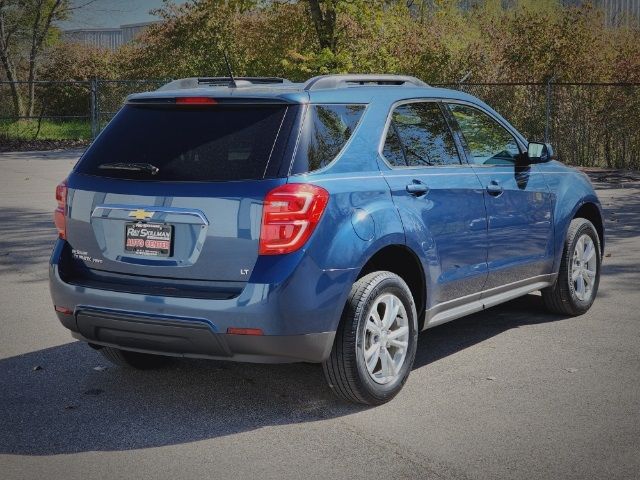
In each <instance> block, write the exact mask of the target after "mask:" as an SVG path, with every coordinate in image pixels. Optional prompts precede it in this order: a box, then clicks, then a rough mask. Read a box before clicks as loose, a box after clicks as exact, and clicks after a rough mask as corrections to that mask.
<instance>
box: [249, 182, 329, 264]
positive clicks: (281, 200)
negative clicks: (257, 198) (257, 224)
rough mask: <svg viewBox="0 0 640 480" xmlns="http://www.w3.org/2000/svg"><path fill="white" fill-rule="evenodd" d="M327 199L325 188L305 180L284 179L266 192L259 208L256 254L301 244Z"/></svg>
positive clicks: (286, 250) (275, 252)
mask: <svg viewBox="0 0 640 480" xmlns="http://www.w3.org/2000/svg"><path fill="white" fill-rule="evenodd" d="M328 202H329V192H327V191H326V190H325V189H324V188H322V187H318V186H316V185H309V184H306V183H287V184H285V185H281V186H280V187H276V188H274V189H273V190H271V191H270V192H269V193H267V196H266V197H265V199H264V209H263V211H262V228H261V230H260V255H281V254H284V253H291V252H295V251H296V250H298V249H299V248H300V247H302V246H303V245H304V244H305V242H306V241H307V240H308V239H309V237H310V236H311V234H312V233H313V230H314V229H315V228H316V225H317V224H318V222H319V221H320V217H322V213H323V212H324V210H325V208H326V206H327V203H328Z"/></svg>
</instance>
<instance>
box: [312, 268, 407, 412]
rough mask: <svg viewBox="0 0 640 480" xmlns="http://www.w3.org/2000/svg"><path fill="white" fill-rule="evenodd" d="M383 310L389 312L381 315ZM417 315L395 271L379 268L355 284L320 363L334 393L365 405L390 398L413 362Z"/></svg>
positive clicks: (403, 379) (399, 387) (395, 392)
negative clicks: (380, 269)
mask: <svg viewBox="0 0 640 480" xmlns="http://www.w3.org/2000/svg"><path fill="white" fill-rule="evenodd" d="M396 307H397V308H396ZM374 309H375V312H374ZM387 311H388V312H390V313H389V316H385V315H384V313H385V312H387ZM394 311H397V315H396V316H395V317H393V312H394ZM417 318H418V317H417V314H416V307H415V303H414V301H413V296H412V295H411V291H410V290H409V287H408V286H407V284H406V283H405V282H404V281H403V280H402V279H401V278H400V277H399V276H397V275H395V274H393V273H391V272H384V271H378V272H373V273H370V274H368V275H366V276H364V277H362V278H361V279H359V280H358V281H357V282H356V283H354V284H353V286H352V288H351V292H350V294H349V298H348V300H347V304H346V305H345V308H344V311H343V313H342V318H341V320H340V324H339V326H338V330H337V332H336V337H335V340H334V344H333V349H332V351H331V354H330V355H329V358H328V359H327V360H326V361H325V362H324V363H323V364H322V367H323V370H324V374H325V378H326V380H327V383H328V384H329V387H330V388H331V389H332V390H333V392H334V393H335V394H336V395H337V396H338V397H339V398H341V399H343V400H346V401H349V402H353V403H361V404H365V405H381V404H383V403H386V402H388V401H389V400H391V399H392V398H393V397H395V396H396V395H397V394H398V392H399V391H400V390H401V389H402V387H403V386H404V384H405V382H406V381H407V378H408V377H409V373H410V372H411V368H412V366H413V361H414V358H415V354H416V345H417V340H418V322H417ZM385 321H387V322H389V321H390V322H391V323H387V324H386V323H385ZM405 327H406V329H405ZM400 345H404V348H403V347H402V346H400ZM365 350H366V351H365ZM371 352H373V353H371ZM376 352H377V353H376ZM387 352H388V355H387ZM365 355H368V357H367V358H368V359H369V362H367V361H366V359H365ZM376 355H377V356H376ZM383 359H386V361H385V364H384V365H383V364H382V362H383ZM390 360H391V362H390ZM374 361H375V364H374ZM368 365H369V366H368Z"/></svg>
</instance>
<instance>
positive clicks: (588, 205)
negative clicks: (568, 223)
mask: <svg viewBox="0 0 640 480" xmlns="http://www.w3.org/2000/svg"><path fill="white" fill-rule="evenodd" d="M573 218H584V219H586V220H589V221H590V222H591V223H592V224H593V226H594V227H596V232H597V233H598V239H599V240H600V253H601V254H602V255H603V256H604V221H603V219H602V212H601V211H600V208H599V207H598V205H596V204H595V203H593V202H585V203H583V204H582V205H580V206H579V207H578V209H577V210H576V212H575V213H574V215H573Z"/></svg>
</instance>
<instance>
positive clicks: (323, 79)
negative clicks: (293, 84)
mask: <svg viewBox="0 0 640 480" xmlns="http://www.w3.org/2000/svg"><path fill="white" fill-rule="evenodd" d="M356 85H398V86H411V87H428V86H429V85H427V84H426V83H424V82H423V81H422V80H420V79H418V78H416V77H410V76H408V75H389V74H380V75H378V74H368V73H367V74H348V75H320V76H318V77H313V78H310V79H309V80H307V83H305V84H304V89H305V90H319V89H321V88H340V87H348V86H356Z"/></svg>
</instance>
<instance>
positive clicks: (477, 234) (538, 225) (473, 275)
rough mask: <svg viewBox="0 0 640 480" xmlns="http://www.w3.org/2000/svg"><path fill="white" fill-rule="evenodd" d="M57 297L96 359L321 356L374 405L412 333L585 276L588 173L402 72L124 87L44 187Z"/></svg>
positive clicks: (596, 270)
mask: <svg viewBox="0 0 640 480" xmlns="http://www.w3.org/2000/svg"><path fill="white" fill-rule="evenodd" d="M56 197H57V202H58V207H57V209H56V211H55V223H56V226H57V229H58V233H59V239H58V241H57V243H56V245H55V248H54V250H53V254H52V257H51V262H50V283H51V296H52V298H53V303H54V305H55V310H56V312H57V316H58V318H59V319H60V321H61V322H62V324H63V325H64V326H65V327H66V328H68V329H69V330H71V333H72V335H73V336H74V337H75V338H77V339H80V340H83V341H85V342H88V343H89V345H90V346H91V347H93V348H95V349H98V350H100V351H101V352H102V353H103V354H104V355H105V356H106V357H107V358H108V359H109V360H111V361H112V362H114V363H116V364H118V365H123V366H130V367H134V368H152V367H157V366H159V365H161V364H163V363H164V362H166V361H167V359H168V358H170V357H172V356H173V357H175V356H178V357H195V358H211V359H226V360H236V361H246V362H301V361H303V362H316V363H322V365H323V369H324V372H325V375H326V379H327V382H328V383H329V386H330V387H331V388H332V389H333V391H334V392H335V393H336V394H337V395H338V396H340V397H341V398H343V399H345V400H349V401H353V402H358V403H364V404H381V403H384V402H386V401H388V400H390V399H391V398H393V397H394V396H395V395H396V394H397V393H398V392H399V390H400V389H401V388H402V386H403V385H404V383H405V382H406V380H407V377H408V375H409V372H410V371H411V368H412V364H413V360H414V356H415V353H416V342H417V339H418V333H419V332H420V331H422V330H424V329H427V328H430V327H433V326H435V325H439V324H441V323H444V322H448V321H449V320H453V319H456V318H459V317H462V316H464V315H468V314H470V313H473V312H478V311H480V310H484V309H486V308H489V307H491V306H494V305H497V304H499V303H502V302H505V301H508V300H511V299H513V298H516V297H519V296H522V295H525V294H528V293H530V292H533V291H538V290H539V291H541V292H542V299H543V300H544V302H545V304H546V305H547V307H548V308H549V310H551V311H552V312H555V313H558V314H562V315H569V316H571V315H580V314H582V313H584V312H586V311H587V310H588V309H589V307H590V306H591V304H592V303H593V301H594V299H595V296H596V293H597V291H598V283H599V275H600V263H601V258H602V253H603V249H604V227H603V221H602V211H601V206H600V203H599V201H598V198H597V197H596V194H595V193H594V190H593V188H592V186H591V184H590V182H589V180H588V179H587V177H586V176H585V175H584V174H582V173H580V172H577V171H575V170H573V169H571V168H568V167H566V166H565V165H563V164H561V163H559V162H558V161H555V160H554V156H553V153H552V151H551V147H550V146H549V145H547V144H542V143H533V142H528V141H527V140H526V139H525V138H524V137H523V136H522V135H521V134H520V133H518V131H517V130H516V129H514V128H513V127H512V126H511V125H510V124H509V123H508V122H507V121H506V120H504V119H503V118H502V117H501V116H500V115H498V114H497V113H496V112H495V111H494V110H492V109H491V108H490V107H489V106H487V105H486V104H484V103H483V102H481V101H480V100H478V99H477V98H475V97H473V96H471V95H467V94H465V93H462V92H459V91H452V90H446V89H439V88H432V87H429V86H428V85H426V84H424V83H423V82H421V81H420V80H418V79H416V78H413V77H406V76H395V75H327V76H320V77H315V78H312V79H310V80H309V81H307V82H306V83H304V84H297V83H291V82H289V81H287V80H284V79H279V78H239V79H231V81H230V79H229V78H217V77H216V78H187V79H182V80H177V81H174V82H171V83H169V84H167V85H165V86H164V87H162V88H160V89H159V90H157V91H154V92H146V93H141V94H136V95H132V96H130V97H128V99H127V101H126V104H125V105H124V107H123V108H122V109H121V110H120V112H119V113H118V114H117V115H116V116H115V118H114V119H113V120H112V121H111V122H110V123H109V125H108V126H107V127H106V128H105V130H104V131H103V132H102V133H101V134H100V135H99V137H98V138H97V139H96V140H95V141H94V142H93V144H92V145H91V147H90V148H89V149H88V150H87V151H86V153H85V154H84V155H83V156H82V158H81V159H80V160H79V162H78V163H77V165H76V166H75V167H74V169H73V171H72V172H71V173H70V175H69V177H68V178H67V179H66V180H65V181H64V182H62V183H61V184H60V185H59V186H58V188H57V191H56Z"/></svg>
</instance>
